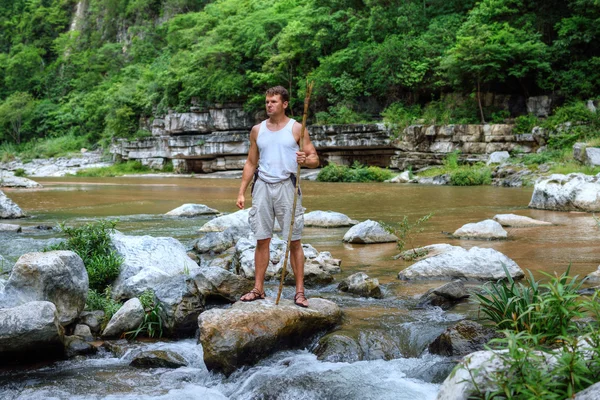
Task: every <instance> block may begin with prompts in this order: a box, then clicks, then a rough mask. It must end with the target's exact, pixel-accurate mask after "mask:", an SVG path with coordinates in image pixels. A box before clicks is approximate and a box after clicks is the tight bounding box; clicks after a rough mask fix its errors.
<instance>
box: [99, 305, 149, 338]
mask: <svg viewBox="0 0 600 400" xmlns="http://www.w3.org/2000/svg"><path fill="white" fill-rule="evenodd" d="M144 314H145V312H144V307H143V306H142V303H141V302H140V300H139V299H138V298H133V299H130V300H127V301H126V302H125V304H123V306H121V308H120V309H119V311H117V312H116V313H115V315H113V316H112V318H111V319H110V321H109V322H108V325H106V328H105V329H104V331H103V332H102V337H119V336H121V334H122V333H125V332H129V331H132V330H134V329H136V328H137V327H138V326H140V324H141V323H142V321H143V320H144Z"/></svg>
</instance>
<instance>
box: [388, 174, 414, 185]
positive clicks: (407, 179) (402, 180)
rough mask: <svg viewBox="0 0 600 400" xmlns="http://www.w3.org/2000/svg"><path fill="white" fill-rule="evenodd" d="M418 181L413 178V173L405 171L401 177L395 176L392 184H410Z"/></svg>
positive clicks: (391, 180)
mask: <svg viewBox="0 0 600 400" xmlns="http://www.w3.org/2000/svg"><path fill="white" fill-rule="evenodd" d="M416 181H417V180H416V179H415V178H412V177H411V173H410V171H403V172H402V173H401V174H400V175H398V176H395V177H394V178H392V179H390V182H391V183H409V182H416Z"/></svg>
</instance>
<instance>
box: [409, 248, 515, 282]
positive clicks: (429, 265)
mask: <svg viewBox="0 0 600 400" xmlns="http://www.w3.org/2000/svg"><path fill="white" fill-rule="evenodd" d="M503 266H504V267H506V269H507V270H508V272H509V274H510V276H512V277H513V278H514V279H521V278H523V276H524V274H523V271H522V270H521V268H519V266H518V265H517V263H515V262H514V261H513V260H511V259H510V258H508V257H507V256H505V255H504V254H502V253H500V252H499V251H496V250H494V249H483V248H479V247H472V248H470V249H469V250H465V249H463V248H462V247H459V246H455V247H454V249H452V250H450V251H447V252H445V253H442V254H439V255H437V256H434V257H430V258H427V259H425V260H421V261H418V262H416V263H414V264H413V265H411V266H410V267H408V268H406V269H405V270H404V271H401V272H400V273H399V274H398V278H399V279H405V280H413V279H444V280H446V279H466V280H498V279H502V278H505V277H506V273H505V272H504V268H503Z"/></svg>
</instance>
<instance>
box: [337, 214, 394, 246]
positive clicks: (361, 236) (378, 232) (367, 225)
mask: <svg viewBox="0 0 600 400" xmlns="http://www.w3.org/2000/svg"><path fill="white" fill-rule="evenodd" d="M343 240H344V242H348V243H365V244H370V243H388V242H396V241H398V238H397V237H396V236H395V235H392V234H391V233H389V232H388V231H386V230H385V229H384V228H383V226H382V225H381V224H380V223H379V222H376V221H371V220H370V219H368V220H366V221H363V222H361V223H359V224H357V225H354V226H353V227H352V228H350V229H348V232H346V234H345V235H344V239H343Z"/></svg>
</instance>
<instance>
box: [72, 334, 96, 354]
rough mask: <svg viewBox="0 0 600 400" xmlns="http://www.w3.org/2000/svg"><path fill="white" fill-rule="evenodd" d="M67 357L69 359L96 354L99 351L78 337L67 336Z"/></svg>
mask: <svg viewBox="0 0 600 400" xmlns="http://www.w3.org/2000/svg"><path fill="white" fill-rule="evenodd" d="M64 344H65V355H66V356H67V357H68V358H72V357H75V356H86V355H90V354H96V353H97V352H98V349H97V348H96V347H95V346H93V345H92V344H90V343H87V342H85V341H83V340H81V338H79V337H78V336H65V341H64Z"/></svg>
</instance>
